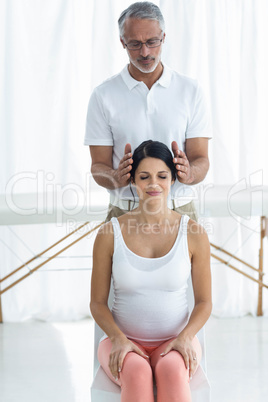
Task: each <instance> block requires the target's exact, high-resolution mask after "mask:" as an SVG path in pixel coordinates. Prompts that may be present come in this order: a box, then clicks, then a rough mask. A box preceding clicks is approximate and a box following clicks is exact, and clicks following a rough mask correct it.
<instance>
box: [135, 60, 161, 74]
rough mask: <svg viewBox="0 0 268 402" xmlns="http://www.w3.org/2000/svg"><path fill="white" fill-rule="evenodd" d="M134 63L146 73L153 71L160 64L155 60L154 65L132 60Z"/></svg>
mask: <svg viewBox="0 0 268 402" xmlns="http://www.w3.org/2000/svg"><path fill="white" fill-rule="evenodd" d="M132 64H133V65H134V67H136V68H137V69H138V70H139V71H140V72H142V73H144V74H150V73H153V72H154V70H155V69H156V67H157V65H158V63H157V62H155V63H154V64H153V65H152V66H148V67H146V66H142V65H140V64H139V63H138V62H136V63H133V62H132Z"/></svg>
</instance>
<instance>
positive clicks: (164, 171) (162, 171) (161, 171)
mask: <svg viewBox="0 0 268 402" xmlns="http://www.w3.org/2000/svg"><path fill="white" fill-rule="evenodd" d="M141 173H147V174H149V173H150V172H146V171H144V170H143V171H142V172H140V174H141ZM157 173H168V171H167V170H160V171H159V172H157Z"/></svg>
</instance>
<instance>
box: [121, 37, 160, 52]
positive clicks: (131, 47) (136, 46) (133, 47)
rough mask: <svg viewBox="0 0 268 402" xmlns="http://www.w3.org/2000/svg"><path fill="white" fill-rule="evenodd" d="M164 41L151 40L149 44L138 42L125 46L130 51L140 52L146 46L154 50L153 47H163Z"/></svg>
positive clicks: (148, 41)
mask: <svg viewBox="0 0 268 402" xmlns="http://www.w3.org/2000/svg"><path fill="white" fill-rule="evenodd" d="M162 41H163V39H149V40H147V42H140V41H138V40H135V41H132V42H129V43H125V46H126V47H127V48H128V50H140V49H141V48H142V45H146V46H147V47H148V48H153V47H158V46H160V45H161V42H162Z"/></svg>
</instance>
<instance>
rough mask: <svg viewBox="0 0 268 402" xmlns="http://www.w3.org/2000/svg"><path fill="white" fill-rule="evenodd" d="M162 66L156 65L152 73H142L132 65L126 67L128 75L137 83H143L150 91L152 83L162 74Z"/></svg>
mask: <svg viewBox="0 0 268 402" xmlns="http://www.w3.org/2000/svg"><path fill="white" fill-rule="evenodd" d="M163 69H164V68H163V65H162V63H161V62H159V63H158V65H157V67H156V69H155V70H154V71H153V72H152V73H143V72H141V71H140V70H139V69H137V68H136V67H135V66H134V65H133V64H132V63H129V65H128V71H129V74H130V75H131V76H132V77H133V78H134V79H135V80H137V81H143V82H144V84H145V85H146V86H147V87H148V88H149V89H151V88H152V86H153V85H154V83H155V82H156V81H157V80H159V78H160V77H161V75H162V73H163Z"/></svg>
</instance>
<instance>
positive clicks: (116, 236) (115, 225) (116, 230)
mask: <svg viewBox="0 0 268 402" xmlns="http://www.w3.org/2000/svg"><path fill="white" fill-rule="evenodd" d="M111 222H112V225H113V231H114V250H115V249H116V248H117V245H118V242H120V240H121V238H122V232H121V228H120V224H119V222H118V219H117V218H116V217H113V218H112V219H111Z"/></svg>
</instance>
